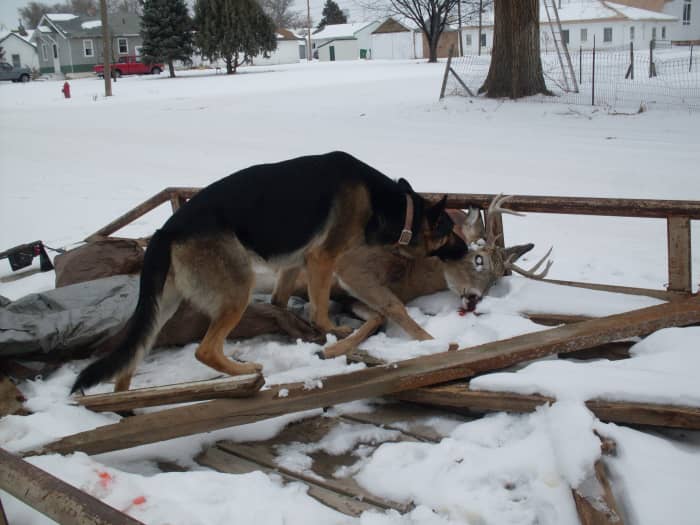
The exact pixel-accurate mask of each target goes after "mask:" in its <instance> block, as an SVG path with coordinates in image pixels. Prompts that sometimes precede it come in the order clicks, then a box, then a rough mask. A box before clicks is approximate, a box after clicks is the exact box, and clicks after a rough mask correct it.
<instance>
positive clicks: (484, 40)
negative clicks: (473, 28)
mask: <svg viewBox="0 0 700 525" xmlns="http://www.w3.org/2000/svg"><path fill="white" fill-rule="evenodd" d="M481 47H486V33H481Z"/></svg>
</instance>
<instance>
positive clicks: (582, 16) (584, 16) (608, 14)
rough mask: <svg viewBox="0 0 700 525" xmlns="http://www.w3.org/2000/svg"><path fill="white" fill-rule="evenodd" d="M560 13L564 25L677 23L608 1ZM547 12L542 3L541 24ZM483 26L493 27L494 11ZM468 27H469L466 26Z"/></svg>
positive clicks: (576, 4)
mask: <svg viewBox="0 0 700 525" xmlns="http://www.w3.org/2000/svg"><path fill="white" fill-rule="evenodd" d="M557 11H558V12H559V20H560V21H561V22H563V23H575V22H584V21H586V22H590V21H601V22H602V21H605V20H635V21H645V20H658V21H669V22H672V21H675V20H677V18H676V17H674V16H671V15H667V14H665V13H659V12H657V11H650V10H648V9H641V8H639V7H629V6H626V5H622V4H617V3H615V2H608V1H606V0H578V1H572V2H567V3H563V4H562V6H561V7H558V8H557ZM548 23H549V19H548V18H547V11H546V10H545V8H544V6H543V5H542V3H540V24H548ZM482 24H483V25H485V26H492V25H493V9H490V10H488V11H486V12H485V13H484V16H483V18H482ZM474 26H475V24H474V21H471V23H470V24H469V27H474ZM465 27H467V25H465Z"/></svg>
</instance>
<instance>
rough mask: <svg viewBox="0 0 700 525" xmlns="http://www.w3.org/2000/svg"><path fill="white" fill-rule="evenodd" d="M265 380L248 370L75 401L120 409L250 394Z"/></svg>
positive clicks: (101, 408)
mask: <svg viewBox="0 0 700 525" xmlns="http://www.w3.org/2000/svg"><path fill="white" fill-rule="evenodd" d="M263 384H265V380H264V379H263V377H262V375H261V374H248V375H243V376H237V377H224V378H221V379H210V380H207V381H192V382H189V383H179V384H174V385H163V386H154V387H149V388H137V389H134V390H128V391H126V392H111V393H109V394H93V395H89V396H80V397H76V398H75V402H76V403H77V404H79V405H82V406H84V407H85V408H89V409H90V410H92V411H94V412H118V411H121V410H133V409H135V408H144V407H152V406H158V405H170V404H175V403H187V402H192V401H202V400H205V399H220V398H229V397H249V396H252V395H253V394H255V393H256V392H257V391H258V390H260V389H261V388H262V386H263Z"/></svg>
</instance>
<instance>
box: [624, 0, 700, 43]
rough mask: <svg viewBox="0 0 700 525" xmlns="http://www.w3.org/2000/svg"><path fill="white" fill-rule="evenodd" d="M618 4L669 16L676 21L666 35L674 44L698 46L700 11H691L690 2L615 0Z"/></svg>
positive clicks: (696, 7) (676, 0) (672, 0)
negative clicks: (681, 43)
mask: <svg viewBox="0 0 700 525" xmlns="http://www.w3.org/2000/svg"><path fill="white" fill-rule="evenodd" d="M615 1H616V2H617V3H618V4H623V5H626V6H629V7H638V8H641V9H647V10H649V11H656V12H658V13H664V14H667V15H671V16H673V17H675V18H676V19H678V24H676V25H674V26H673V27H672V28H671V29H670V30H669V31H668V34H667V38H668V39H669V40H671V41H674V42H683V43H685V42H692V43H695V44H696V45H697V44H700V10H698V6H697V5H696V6H695V9H694V10H693V9H691V5H692V2H691V0H615ZM696 4H697V2H696Z"/></svg>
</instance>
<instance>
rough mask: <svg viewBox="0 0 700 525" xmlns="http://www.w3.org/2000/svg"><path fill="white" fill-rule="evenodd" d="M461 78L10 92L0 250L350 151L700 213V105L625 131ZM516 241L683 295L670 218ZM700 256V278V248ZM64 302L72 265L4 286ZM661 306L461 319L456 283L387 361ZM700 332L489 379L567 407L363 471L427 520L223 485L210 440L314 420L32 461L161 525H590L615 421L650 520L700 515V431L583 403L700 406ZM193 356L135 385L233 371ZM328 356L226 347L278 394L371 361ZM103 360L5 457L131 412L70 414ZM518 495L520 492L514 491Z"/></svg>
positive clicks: (518, 302)
mask: <svg viewBox="0 0 700 525" xmlns="http://www.w3.org/2000/svg"><path fill="white" fill-rule="evenodd" d="M442 68H443V66H442V65H430V64H425V63H422V62H413V61H407V62H382V61H373V62H350V63H329V64H321V63H313V64H298V65H291V66H278V67H264V68H262V67H261V68H249V69H244V70H242V71H241V73H240V74H237V75H235V76H231V77H228V76H225V75H215V74H213V72H188V73H181V74H180V75H181V76H180V77H179V78H176V79H168V78H167V77H166V75H161V76H159V77H139V78H136V77H134V78H122V79H120V80H119V81H118V82H117V83H116V84H115V85H114V86H113V87H114V93H115V96H114V97H112V98H110V99H106V98H104V97H103V96H101V92H102V89H103V83H102V82H101V81H99V80H96V79H82V80H75V81H71V89H72V93H73V98H71V99H70V100H65V99H63V96H62V94H61V91H60V88H61V83H59V82H52V81H47V82H32V83H29V84H28V85H19V84H2V85H0V112H2V122H1V123H0V224H2V228H0V249H5V248H7V247H10V246H13V245H16V244H20V243H23V242H28V241H33V240H35V239H42V240H43V241H44V242H45V243H46V244H47V245H49V246H52V247H63V246H72V245H74V244H75V243H77V242H79V241H80V240H81V239H83V238H84V237H86V236H87V235H89V234H90V233H92V232H93V231H95V230H97V229H98V228H100V227H101V226H103V225H105V224H107V223H108V222H110V221H111V220H112V219H114V218H115V217H117V216H118V215H120V214H122V213H123V212H125V211H126V210H128V209H130V208H132V207H133V206H135V205H136V204H138V203H139V202H141V201H143V200H145V199H146V198H148V197H150V196H151V195H152V194H154V193H156V192H158V191H160V190H161V189H163V188H164V187H166V186H203V185H206V184H208V183H210V182H212V181H214V180H216V179H218V178H220V177H222V176H224V175H226V174H228V173H231V172H233V171H236V170H238V169H241V168H244V167H246V166H249V165H251V164H255V163H261V162H269V161H276V160H282V159H285V158H289V157H292V156H296V155H303V154H310V153H320V152H325V151H329V150H333V149H341V150H345V151H348V152H350V153H352V154H354V155H356V156H357V157H359V158H360V159H362V160H364V161H366V162H368V163H370V164H372V165H373V166H375V167H377V168H378V169H380V170H382V171H383V172H385V173H386V174H387V175H389V176H392V177H399V176H402V177H406V178H407V179H408V180H409V181H411V183H412V184H413V185H414V187H415V188H416V189H418V190H421V191H434V192H439V191H450V192H467V193H511V194H531V195H569V196H597V197H629V198H650V199H691V200H700V178H699V177H698V168H697V166H698V165H699V164H700V131H698V130H700V115H699V114H697V113H695V114H693V113H687V112H671V111H659V110H651V111H648V112H646V113H643V114H639V115H634V116H622V115H611V114H607V113H606V112H605V111H604V110H600V109H595V108H581V107H578V108H569V107H567V106H565V105H559V104H550V103H547V102H541V101H538V102H537V103H530V102H528V101H518V102H512V101H488V100H470V99H465V98H461V97H456V98H448V99H446V100H444V101H442V102H438V101H437V95H438V91H439V87H440V82H441V78H442V77H441V75H442V71H443V69H442ZM168 213H169V209H168V208H167V207H165V206H164V207H163V208H162V209H159V210H157V211H156V212H154V213H152V214H150V215H148V216H146V217H144V218H143V219H141V220H139V221H137V223H136V224H134V225H132V226H130V227H128V228H126V229H125V230H124V232H120V233H124V234H127V235H144V234H148V233H150V232H152V231H153V229H155V228H156V227H158V226H159V225H160V224H161V223H162V222H163V220H165V218H166V217H167V215H168ZM693 227H694V230H693V234H694V240H696V241H697V238H698V235H697V231H698V230H697V225H693ZM505 231H506V241H507V243H508V244H511V243H520V242H534V243H536V245H537V246H536V248H535V250H534V252H533V253H532V254H531V255H530V254H529V255H528V259H529V262H532V261H536V260H537V259H538V258H539V257H540V256H541V255H542V253H544V251H545V250H546V249H547V248H548V247H549V246H550V245H551V246H554V251H553V255H552V256H553V259H554V260H555V265H554V267H553V268H552V270H551V272H550V276H552V277H554V278H560V279H567V280H581V281H590V282H607V283H610V284H622V285H629V286H639V287H648V288H658V289H662V288H663V287H664V283H665V282H666V280H667V271H666V260H665V258H666V238H665V234H666V228H665V223H664V221H662V220H646V219H644V220H643V219H622V218H619V219H618V218H595V217H575V216H572V217H567V216H548V215H544V214H540V215H537V214H531V215H528V216H527V217H505ZM692 259H693V263H694V274H693V282H694V283H698V282H699V281H700V274H699V273H698V272H699V271H700V246H698V242H695V244H694V247H693V253H692ZM527 262H528V261H525V263H524V264H523V265H524V266H526V265H527ZM0 264H2V268H0V278H6V277H9V276H10V275H11V274H10V270H9V267H8V265H7V263H5V262H4V261H0ZM52 287H53V273H52V272H49V273H45V274H41V273H38V274H34V275H32V276H30V277H26V278H24V279H19V280H15V281H10V282H2V283H0V295H3V296H6V297H9V298H11V299H15V298H18V297H20V296H22V295H24V294H26V293H29V292H33V291H39V290H46V289H50V288H52ZM657 302H658V301H656V300H653V299H644V298H641V299H640V298H636V297H631V296H620V295H617V294H603V293H594V292H585V291H582V290H567V289H563V288H561V287H557V286H554V285H546V284H543V283H533V282H529V281H526V280H525V279H523V278H520V277H510V278H507V279H504V280H503V281H502V282H501V283H499V285H498V286H497V287H496V288H495V289H494V290H493V293H492V295H491V296H490V297H488V298H486V299H485V300H484V301H483V302H482V303H481V305H480V307H479V311H480V313H482V315H480V316H478V317H476V316H466V317H460V316H459V315H457V312H456V307H457V302H456V299H455V298H454V297H452V296H451V295H450V294H449V293H448V292H445V293H442V294H438V295H436V296H433V297H430V298H424V299H421V300H418V301H416V302H414V303H413V304H412V305H411V307H410V312H411V315H413V316H414V318H415V319H416V320H417V321H418V322H419V323H421V324H422V325H423V326H424V327H425V328H426V329H427V330H428V331H430V332H431V333H433V334H434V335H435V336H436V337H437V341H435V342H428V343H421V344H416V343H414V342H411V341H408V340H407V339H406V338H405V336H404V335H403V334H402V333H401V331H400V330H399V329H397V328H396V327H389V329H388V330H387V332H386V334H379V335H377V336H375V337H374V338H372V339H370V340H369V341H368V342H367V345H366V346H367V348H369V349H370V350H371V351H372V352H373V353H376V354H378V355H381V356H382V357H384V358H387V359H394V360H396V359H404V358H407V357H409V356H413V355H419V354H425V353H432V352H436V351H441V350H444V348H445V343H446V342H449V341H454V340H457V341H459V342H460V344H461V345H463V346H466V345H473V344H479V343H483V342H487V341H492V340H496V339H502V338H505V337H512V336H514V335H517V334H521V333H526V332H531V331H534V330H541V329H542V327H540V326H538V325H535V324H533V323H531V322H530V321H528V320H526V319H524V318H523V317H521V316H520V315H519V314H518V312H521V311H539V312H559V313H588V314H591V315H608V314H610V313H615V312H620V311H626V310H631V309H635V308H641V307H643V306H648V305H652V304H656V303H657ZM698 336H700V331H699V329H698V328H682V329H670V330H662V331H659V332H657V333H656V334H654V335H653V336H651V337H649V338H648V339H646V340H645V341H643V342H641V343H639V344H637V345H636V346H635V347H633V349H632V356H633V357H632V358H630V359H629V360H625V361H621V362H616V363H607V362H603V361H600V362H593V363H571V362H568V361H567V362H559V361H550V360H544V361H541V362H537V363H533V364H531V365H529V366H527V367H525V368H522V369H521V370H519V371H518V372H516V373H513V372H503V373H499V374H490V375H487V376H483V377H482V378H480V379H479V380H476V381H475V382H474V384H475V386H478V387H479V388H483V389H496V390H499V389H509V390H514V391H518V392H541V393H546V394H550V395H555V396H556V397H557V398H558V399H559V402H558V403H556V404H555V405H553V406H552V407H550V408H541V409H539V410H538V411H537V412H536V413H534V414H530V415H522V416H515V415H506V414H495V415H492V416H489V417H486V418H484V419H482V420H479V421H474V422H470V423H465V424H462V425H459V426H457V427H456V428H454V429H449V431H446V432H445V434H448V437H446V438H445V439H444V440H443V441H442V442H440V443H438V444H428V443H387V444H384V445H382V446H381V447H380V448H379V449H378V450H377V452H376V453H375V454H374V455H373V456H372V457H370V458H363V459H362V463H361V464H359V465H358V466H357V474H356V479H357V480H358V482H359V483H360V484H362V485H363V486H365V487H366V488H367V489H368V490H371V491H372V492H374V493H376V494H377V495H380V496H383V497H387V498H391V499H394V500H397V501H406V502H408V501H413V502H414V503H415V504H416V508H415V510H413V511H412V512H410V513H409V514H407V515H405V516H399V515H397V514H396V513H394V512H386V513H383V514H378V513H365V514H364V515H363V516H362V517H361V518H358V519H351V518H348V517H346V516H343V515H341V514H338V513H336V512H334V511H331V510H329V509H326V508H325V507H323V506H321V505H320V504H319V503H318V502H316V501H315V500H313V499H312V498H310V497H309V496H307V495H306V493H305V488H304V486H303V485H301V484H292V485H286V486H285V485H283V484H282V482H281V480H280V479H279V478H277V477H274V476H267V475H265V474H261V473H255V474H247V475H240V476H236V475H229V474H220V473H214V472H212V471H209V470H206V469H204V468H202V467H198V466H196V464H195V463H194V460H193V458H194V457H195V456H196V455H197V454H198V453H199V452H200V451H201V449H202V447H204V446H205V445H206V444H209V443H213V442H214V441H216V440H218V439H224V438H225V439H233V440H237V441H246V440H251V439H267V438H269V437H271V436H273V435H274V434H275V433H276V432H278V431H279V430H280V429H281V428H282V427H283V426H284V424H285V423H287V422H289V421H291V420H293V419H294V418H298V417H300V416H299V415H291V416H287V417H285V418H279V419H276V420H272V421H266V422H261V423H257V424H254V425H247V426H244V427H238V428H233V429H227V430H221V431H217V432H213V433H210V434H206V435H199V436H192V437H186V438H180V439H176V440H172V441H169V442H165V443H156V444H153V445H148V446H143V447H138V448H135V449H131V450H126V451H121V452H114V453H108V454H102V455H100V456H96V457H87V456H85V455H83V454H74V455H70V456H68V457H65V458H62V457H57V456H50V457H37V458H33V459H32V460H31V461H32V462H33V463H35V464H37V465H39V466H40V467H42V468H44V469H46V470H48V471H50V472H52V473H54V474H55V475H57V476H59V477H61V478H62V479H65V480H66V481H68V482H70V483H72V484H74V485H76V486H78V487H80V488H81V489H83V490H86V491H88V492H90V493H92V494H94V495H96V496H98V497H100V498H102V499H104V500H105V501H106V502H108V503H110V504H111V505H113V506H115V507H117V508H120V509H126V510H127V511H128V512H129V513H131V514H132V515H133V516H134V517H136V518H138V519H141V520H143V521H145V522H147V523H172V524H175V523H182V524H193V523H202V524H218V523H221V524H224V523H232V522H236V523H252V522H253V521H255V522H256V523H259V524H260V525H267V524H278V523H304V524H307V523H308V524H317V523H318V524H331V523H332V524H335V523H349V522H357V523H362V524H370V525H384V524H409V523H411V524H421V525H422V524H482V523H483V524H502V523H512V524H521V523H522V524H534V523H540V524H567V523H576V522H577V521H576V520H577V518H576V515H575V510H574V508H573V503H572V500H571V495H570V490H569V489H570V487H572V486H573V487H575V486H577V485H578V484H579V483H580V482H581V481H582V480H583V479H584V478H585V477H586V475H588V474H589V473H590V472H591V470H592V467H593V463H594V461H595V460H596V459H597V458H598V455H599V445H598V444H597V442H596V439H595V438H594V437H593V434H592V430H593V429H595V430H597V431H598V432H599V433H600V434H602V435H605V436H610V437H612V438H614V439H615V440H616V441H617V443H618V456H617V457H615V458H612V459H606V461H607V462H608V465H609V467H610V469H611V471H612V475H613V484H614V487H615V491H616V495H617V497H618V499H619V501H620V502H621V504H622V506H623V509H624V511H625V513H626V515H627V518H628V520H627V521H628V522H629V523H640V524H649V525H651V524H656V523H674V524H675V523H678V524H686V523H687V524H691V523H697V515H698V514H699V513H700V509H699V508H698V504H697V501H696V500H697V498H696V496H695V492H696V489H697V487H698V486H700V439H699V438H698V435H697V434H695V433H692V432H685V433H663V434H661V433H652V432H651V431H641V430H638V429H630V428H625V427H620V426H617V425H614V424H603V423H601V422H599V421H597V420H596V419H595V418H594V417H593V415H592V414H591V413H590V412H588V411H587V410H586V409H585V407H584V406H583V401H584V400H585V399H588V398H591V397H595V396H605V397H609V398H617V399H644V400H646V401H658V402H667V403H673V402H675V403H683V404H689V405H700V387H699V386H698V382H697V380H696V378H697V376H698V373H700V362H699V361H698V358H697V355H695V354H697V341H698ZM192 350H193V346H192V345H190V346H187V347H185V348H182V349H172V350H167V351H161V352H155V353H153V354H152V355H151V356H149V357H148V358H147V360H146V361H145V362H144V363H143V364H142V366H141V367H140V368H139V370H138V373H137V376H136V377H135V385H136V386H145V385H152V384H163V383H171V382H176V381H181V380H189V379H202V378H208V377H212V376H213V375H215V374H214V373H213V372H212V371H211V370H209V369H207V368H206V367H204V366H203V365H200V364H199V363H198V362H196V360H195V359H194V356H193V351H192ZM316 350H318V346H316V345H313V344H290V343H287V342H283V341H280V340H278V339H275V338H258V339H255V340H252V341H243V342H238V343H235V344H229V345H228V347H227V352H228V353H229V355H233V356H236V357H237V358H240V359H245V360H255V361H258V362H261V363H263V364H264V367H265V369H264V371H265V374H266V379H267V382H268V384H273V383H276V384H279V383H285V382H289V381H307V382H308V383H309V385H311V386H313V385H315V384H316V381H317V380H318V379H319V378H322V377H323V376H325V375H328V374H336V373H343V372H346V371H349V370H353V369H357V368H358V367H361V366H362V365H348V364H347V363H346V362H345V359H344V358H337V359H333V360H329V361H320V360H318V358H317V357H316V355H315V351H316ZM82 366H84V363H71V364H69V365H67V366H65V367H63V368H62V369H61V370H59V371H58V372H57V373H55V374H54V375H53V376H51V377H50V378H48V379H46V380H37V381H30V382H26V383H24V384H22V385H21V388H22V390H23V391H24V393H25V394H26V396H27V397H28V399H29V400H28V402H27V408H28V409H29V410H31V411H32V412H33V414H32V415H30V416H22V417H20V416H9V417H6V418H4V419H2V420H0V444H1V445H2V446H3V447H5V448H7V449H9V450H13V451H19V450H22V449H26V448H31V447H34V446H37V445H39V444H41V443H45V442H47V441H50V440H52V439H55V438H57V437H59V436H63V435H67V434H71V433H75V432H78V431H81V430H86V429H89V428H94V427H96V426H98V425H103V424H108V423H111V422H114V421H115V420H117V419H118V417H117V416H115V415H110V414H92V413H90V412H88V411H87V410H84V409H81V408H78V407H75V406H72V405H70V402H69V398H68V389H69V386H70V384H71V383H72V381H73V380H74V379H75V376H76V374H77V372H78V371H79V370H80V368H81V367H82ZM98 390H102V391H104V390H109V385H101V386H100V387H98V388H97V389H96V391H98ZM312 414H316V412H312V413H311V414H306V415H312ZM360 438H361V436H360V437H355V438H352V439H351V438H349V437H348V436H344V439H343V436H338V437H337V440H336V441H335V442H332V443H323V444H318V447H321V446H323V447H326V448H327V449H329V450H337V451H339V452H344V451H346V450H347V447H348V446H351V445H349V444H348V441H349V440H350V441H353V439H354V440H355V442H357V440H360ZM308 445H309V446H310V447H312V448H313V446H315V445H314V444H308ZM293 454H297V455H298V454H299V450H295V451H290V457H289V461H290V462H293V461H294V460H295V458H296V456H294V455H293ZM163 459H167V460H170V461H175V462H177V463H179V464H181V465H183V466H186V467H189V468H192V469H195V470H197V472H188V473H160V472H159V470H158V467H157V465H156V462H157V461H159V460H163ZM512 486H515V487H516V488H517V490H512V489H506V488H504V487H512ZM141 497H144V498H145V500H142V499H140V498H141ZM0 498H2V501H3V505H4V507H5V510H6V512H7V513H8V515H9V519H10V522H11V523H23V524H32V525H33V524H38V523H46V522H47V521H46V519H45V518H42V517H41V516H39V515H38V514H37V513H35V512H33V511H31V510H29V509H28V508H26V507H24V506H23V505H21V504H20V503H18V502H16V501H15V500H13V499H12V498H11V497H9V496H8V495H6V494H4V493H0ZM135 502H138V503H135Z"/></svg>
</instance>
